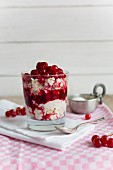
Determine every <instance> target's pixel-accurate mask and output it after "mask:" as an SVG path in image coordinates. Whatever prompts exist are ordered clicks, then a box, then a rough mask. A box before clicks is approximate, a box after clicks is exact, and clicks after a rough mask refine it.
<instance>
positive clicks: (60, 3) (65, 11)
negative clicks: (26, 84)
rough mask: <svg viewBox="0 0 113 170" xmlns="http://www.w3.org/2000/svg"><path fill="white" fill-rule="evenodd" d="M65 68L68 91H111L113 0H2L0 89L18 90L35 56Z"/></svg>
mask: <svg viewBox="0 0 113 170" xmlns="http://www.w3.org/2000/svg"><path fill="white" fill-rule="evenodd" d="M43 60H44V61H48V62H49V63H50V64H58V65H59V66H60V67H62V68H64V69H66V70H69V72H70V73H71V75H70V76H69V89H70V90H69V93H73V92H75V93H83V92H88V93H90V92H91V91H92V89H93V86H94V85H95V83H97V82H101V83H104V84H105V85H106V88H107V93H109V94H113V0H0V75H1V76H0V95H22V86H21V78H20V77H7V76H5V77H3V76H2V75H3V74H5V75H7V74H8V75H11V74H15V75H17V74H18V75H19V74H20V73H21V72H22V71H24V70H30V69H32V68H33V67H34V66H35V64H36V62H37V61H43Z"/></svg>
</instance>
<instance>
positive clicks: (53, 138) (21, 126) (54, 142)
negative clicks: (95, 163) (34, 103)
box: [0, 100, 95, 150]
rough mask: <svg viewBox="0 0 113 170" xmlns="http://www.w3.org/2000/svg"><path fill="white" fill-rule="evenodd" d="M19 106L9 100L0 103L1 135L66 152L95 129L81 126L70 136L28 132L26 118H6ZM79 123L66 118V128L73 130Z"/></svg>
mask: <svg viewBox="0 0 113 170" xmlns="http://www.w3.org/2000/svg"><path fill="white" fill-rule="evenodd" d="M18 106H19V105H17V104H15V103H13V102H10V101H8V100H1V101H0V134H2V135H6V136H10V137H13V138H16V139H20V140H23V141H27V142H31V143H35V144H39V145H43V146H47V147H50V148H54V149H59V150H65V148H66V147H68V146H70V145H71V144H72V143H74V142H75V141H77V140H78V139H80V138H82V137H83V136H85V135H87V134H88V133H89V132H90V131H91V130H93V129H94V127H95V126H94V125H92V124H87V125H85V126H81V127H80V128H78V130H77V131H76V132H75V133H73V134H69V135H66V134H62V133H61V132H59V131H57V130H56V131H51V132H39V131H32V130H28V129H27V118H26V116H17V117H13V118H6V117H5V111H6V110H9V109H15V108H16V107H18ZM79 123H81V120H79V119H77V120H73V119H69V118H66V123H65V126H66V127H70V128H71V127H74V126H76V125H77V124H79Z"/></svg>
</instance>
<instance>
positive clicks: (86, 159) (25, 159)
mask: <svg viewBox="0 0 113 170" xmlns="http://www.w3.org/2000/svg"><path fill="white" fill-rule="evenodd" d="M91 115H92V119H96V118H98V117H101V116H104V117H105V118H106V121H105V122H104V123H99V124H97V125H96V127H95V130H93V131H91V132H90V134H88V135H87V136H85V137H84V138H81V139H79V140H78V141H76V142H75V143H73V144H72V145H71V146H70V147H68V148H67V149H66V150H65V151H58V150H53V149H50V148H48V147H44V146H41V145H36V144H32V143H28V142H24V141H20V140H18V139H14V138H10V137H7V136H3V135H0V170H97V169H98V170H112V167H113V148H107V147H101V148H95V147H93V146H92V143H91V137H92V135H94V134H98V135H103V134H110V133H113V114H112V112H111V111H110V110H109V109H108V108H107V107H106V106H105V105H104V104H103V105H100V106H99V107H98V108H97V109H96V111H95V112H93V113H92V114H91ZM67 117H68V118H72V119H81V120H83V117H84V115H77V114H72V113H69V114H67Z"/></svg>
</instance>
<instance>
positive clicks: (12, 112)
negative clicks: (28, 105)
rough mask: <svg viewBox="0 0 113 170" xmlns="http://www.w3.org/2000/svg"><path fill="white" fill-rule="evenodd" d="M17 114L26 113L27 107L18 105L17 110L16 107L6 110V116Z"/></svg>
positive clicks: (22, 114)
mask: <svg viewBox="0 0 113 170" xmlns="http://www.w3.org/2000/svg"><path fill="white" fill-rule="evenodd" d="M17 115H20V116H24V115H26V109H25V107H23V108H21V107H17V108H16V109H15V110H14V109H10V110H8V111H6V112H5V116H6V117H15V116H17Z"/></svg>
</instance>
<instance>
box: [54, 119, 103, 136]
mask: <svg viewBox="0 0 113 170" xmlns="http://www.w3.org/2000/svg"><path fill="white" fill-rule="evenodd" d="M103 120H105V118H104V117H101V118H98V119H96V120H93V121H89V122H84V123H81V124H79V125H77V126H75V127H74V128H66V127H58V126H55V128H56V129H57V130H59V131H60V132H62V133H65V134H71V133H74V132H76V130H77V129H78V127H80V126H82V125H85V124H88V123H91V124H96V123H98V122H100V121H103Z"/></svg>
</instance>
